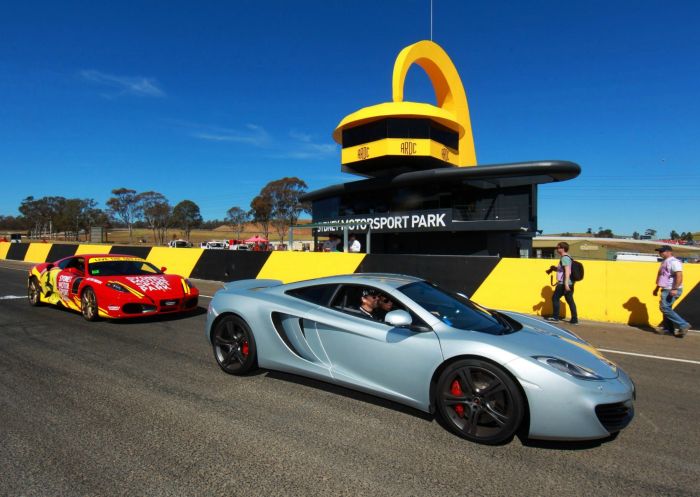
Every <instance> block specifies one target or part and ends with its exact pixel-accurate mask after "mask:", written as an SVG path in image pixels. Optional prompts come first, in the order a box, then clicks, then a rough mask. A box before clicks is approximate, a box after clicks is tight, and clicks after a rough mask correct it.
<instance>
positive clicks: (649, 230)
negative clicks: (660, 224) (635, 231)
mask: <svg viewBox="0 0 700 497" xmlns="http://www.w3.org/2000/svg"><path fill="white" fill-rule="evenodd" d="M644 235H645V236H648V237H651V238H654V237H655V236H656V230H655V229H653V228H647V229H646V230H644Z"/></svg>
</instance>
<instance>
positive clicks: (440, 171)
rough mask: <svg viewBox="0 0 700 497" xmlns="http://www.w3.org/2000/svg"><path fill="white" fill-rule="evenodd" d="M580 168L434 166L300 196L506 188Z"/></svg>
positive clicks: (562, 177) (566, 175) (561, 164)
mask: <svg viewBox="0 0 700 497" xmlns="http://www.w3.org/2000/svg"><path fill="white" fill-rule="evenodd" d="M580 173H581V167H580V166H579V165H578V164H576V163H574V162H569V161H557V160H546V161H535V162H517V163H510V164H492V165H481V166H475V167H466V168H465V167H448V168H435V169H427V170H423V171H412V172H407V173H402V174H399V175H396V176H392V177H382V178H371V179H365V180H360V181H351V182H348V183H339V184H337V185H331V186H328V187H326V188H321V189H319V190H314V191H312V192H309V193H307V194H306V195H304V196H303V197H302V200H303V201H314V200H321V199H324V198H328V197H335V196H338V195H342V194H345V193H359V192H368V191H377V190H384V189H390V188H398V187H405V186H412V185H416V184H422V185H424V184H426V183H431V184H438V185H439V184H443V183H444V184H445V185H446V186H447V185H449V186H450V187H454V185H455V184H457V183H460V184H462V185H464V186H468V187H472V188H481V189H492V188H509V187H516V186H523V185H538V184H543V183H555V182H559V181H567V180H570V179H573V178H575V177H576V176H578V175H579V174H580Z"/></svg>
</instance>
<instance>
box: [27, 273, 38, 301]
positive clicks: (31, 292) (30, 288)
mask: <svg viewBox="0 0 700 497" xmlns="http://www.w3.org/2000/svg"><path fill="white" fill-rule="evenodd" d="M27 297H28V298H29V304H30V305H33V306H35V307H36V306H38V305H41V287H40V286H39V282H38V281H37V279H36V278H32V279H31V280H29V284H28V285H27Z"/></svg>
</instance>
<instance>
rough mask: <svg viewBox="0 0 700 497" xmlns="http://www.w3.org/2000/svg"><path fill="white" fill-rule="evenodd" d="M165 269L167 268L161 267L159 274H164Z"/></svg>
mask: <svg viewBox="0 0 700 497" xmlns="http://www.w3.org/2000/svg"><path fill="white" fill-rule="evenodd" d="M167 269H168V268H167V267H165V266H163V267H162V268H160V272H161V273H164V272H165V271H166V270H167Z"/></svg>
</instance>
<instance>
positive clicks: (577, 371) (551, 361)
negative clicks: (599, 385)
mask: <svg viewBox="0 0 700 497" xmlns="http://www.w3.org/2000/svg"><path fill="white" fill-rule="evenodd" d="M534 358H535V359H537V360H538V361H540V362H541V363H542V364H546V365H547V366H549V367H551V368H554V369H556V370H557V371H561V372H562V373H566V374H568V375H570V376H573V377H574V378H578V379H579V380H602V379H603V377H602V376H599V375H597V374H596V373H594V372H593V371H591V370H590V369H588V368H584V367H583V366H579V365H577V364H573V363H571V362H568V361H565V360H564V359H559V358H558V357H550V356H534Z"/></svg>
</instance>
